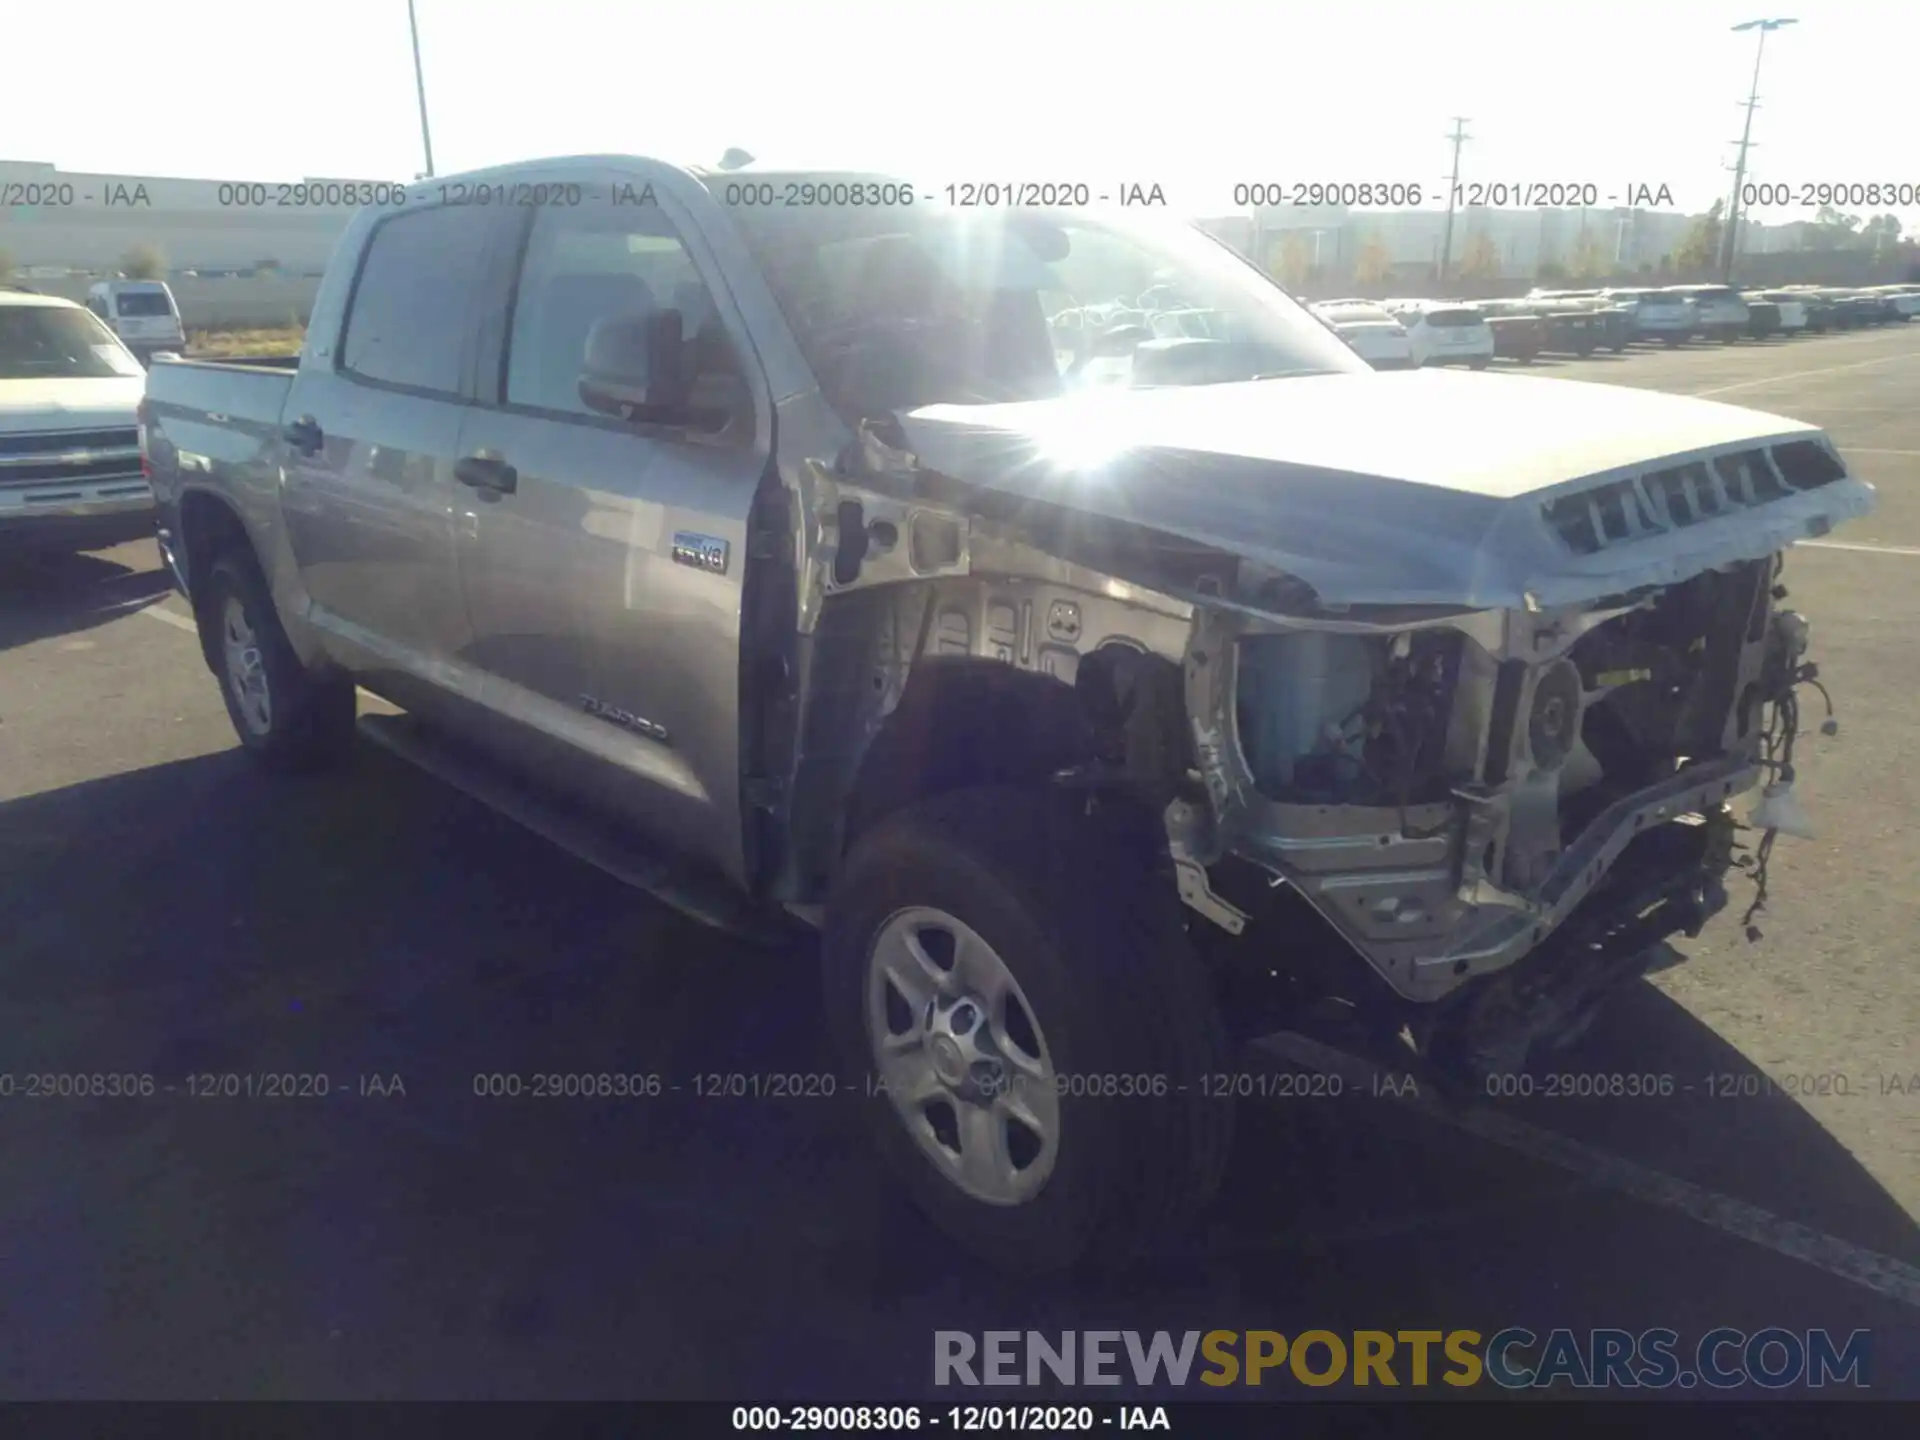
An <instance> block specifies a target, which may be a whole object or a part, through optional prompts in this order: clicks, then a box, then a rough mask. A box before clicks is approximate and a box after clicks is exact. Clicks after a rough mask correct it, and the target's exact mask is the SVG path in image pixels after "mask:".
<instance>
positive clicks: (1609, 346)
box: [1528, 287, 1634, 355]
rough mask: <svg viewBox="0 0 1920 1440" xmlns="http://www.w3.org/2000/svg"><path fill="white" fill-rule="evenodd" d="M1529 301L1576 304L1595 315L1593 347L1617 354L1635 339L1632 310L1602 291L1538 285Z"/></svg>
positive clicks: (1566, 305) (1564, 305) (1575, 305)
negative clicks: (1548, 287) (1548, 288)
mask: <svg viewBox="0 0 1920 1440" xmlns="http://www.w3.org/2000/svg"><path fill="white" fill-rule="evenodd" d="M1528 298H1529V299H1530V300H1539V301H1544V302H1546V303H1548V304H1551V305H1555V306H1560V307H1574V308H1577V309H1580V310H1584V311H1585V312H1586V313H1587V314H1589V315H1592V316H1593V317H1594V328H1595V334H1594V348H1595V349H1599V350H1608V351H1611V352H1612V353H1614V354H1616V355H1618V354H1619V353H1620V352H1621V351H1623V350H1625V349H1626V348H1627V346H1629V345H1631V344H1632V343H1633V340H1634V320H1633V309H1632V307H1630V306H1627V305H1622V304H1619V303H1617V302H1616V301H1614V300H1613V299H1611V298H1610V297H1609V296H1608V295H1607V294H1606V292H1605V291H1602V290H1541V289H1539V288H1537V287H1536V288H1535V289H1534V290H1533V291H1531V292H1530V293H1529V295H1528Z"/></svg>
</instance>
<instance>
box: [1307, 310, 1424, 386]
mask: <svg viewBox="0 0 1920 1440" xmlns="http://www.w3.org/2000/svg"><path fill="white" fill-rule="evenodd" d="M1309 308H1310V309H1312V311H1313V313H1314V314H1315V315H1318V316H1319V317H1320V318H1321V319H1322V320H1324V321H1325V322H1326V323H1327V324H1328V325H1330V326H1332V327H1333V333H1334V334H1336V335H1338V336H1339V337H1340V338H1341V339H1342V340H1344V341H1346V342H1347V344H1349V345H1351V346H1352V347H1353V353H1354V354H1356V355H1358V356H1359V357H1360V358H1361V359H1362V360H1364V361H1366V362H1367V363H1368V364H1369V365H1371V366H1373V368H1374V369H1376V370H1410V369H1412V368H1413V341H1412V340H1411V339H1410V338H1409V337H1408V335H1407V328H1406V326H1404V325H1402V324H1401V323H1400V322H1399V321H1398V320H1396V319H1394V318H1393V316H1391V315H1389V314H1388V313H1387V312H1386V311H1384V310H1382V309H1381V308H1380V307H1379V306H1378V305H1375V304H1372V303H1371V302H1369V301H1364V300H1361V301H1352V300H1346V301H1338V302H1335V301H1327V302H1324V303H1321V304H1318V305H1313V306H1311V307H1309Z"/></svg>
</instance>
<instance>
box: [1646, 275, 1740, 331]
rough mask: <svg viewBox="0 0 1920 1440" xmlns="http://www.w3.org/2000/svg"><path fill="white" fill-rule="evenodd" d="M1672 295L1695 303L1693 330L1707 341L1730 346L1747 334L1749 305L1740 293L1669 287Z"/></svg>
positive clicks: (1716, 287) (1706, 287) (1720, 288)
mask: <svg viewBox="0 0 1920 1440" xmlns="http://www.w3.org/2000/svg"><path fill="white" fill-rule="evenodd" d="M1666 289H1667V291H1668V293H1669V294H1674V295H1683V296H1685V297H1686V298H1687V299H1689V300H1691V301H1692V302H1693V307H1694V318H1693V328H1694V332H1695V333H1696V334H1698V335H1701V336H1704V337H1705V338H1706V339H1708V340H1718V341H1720V342H1721V343H1722V344H1724V345H1730V344H1732V343H1733V342H1734V341H1735V340H1738V339H1739V338H1740V337H1741V336H1743V335H1745V334H1746V333H1747V305H1746V302H1745V301H1744V300H1742V299H1741V298H1740V295H1739V292H1738V291H1736V290H1734V289H1732V288H1731V287H1729V286H1726V285H1669V286H1667V287H1666Z"/></svg>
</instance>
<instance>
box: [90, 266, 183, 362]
mask: <svg viewBox="0 0 1920 1440" xmlns="http://www.w3.org/2000/svg"><path fill="white" fill-rule="evenodd" d="M87 308H88V309H89V310H91V311H93V313H94V314H95V315H97V316H99V317H100V318H101V319H102V320H104V321H106V323H107V326H108V328H110V329H111V330H112V331H113V333H114V334H116V335H118V336H119V337H120V338H121V340H122V341H124V342H125V343H126V346H127V348H128V349H130V350H132V351H133V353H134V354H136V355H138V356H140V357H141V358H142V359H146V358H149V357H151V356H152V355H154V354H155V353H157V352H159V351H161V350H184V349H185V348H186V345H187V332H186V328H185V327H184V326H183V325H182V324H181V323H180V306H179V304H178V303H177V302H176V301H175V300H174V298H173V291H171V290H169V289H168V288H167V285H166V282H165V281H163V280H102V281H100V282H99V283H97V284H95V285H93V286H92V287H90V288H89V289H88V291H87Z"/></svg>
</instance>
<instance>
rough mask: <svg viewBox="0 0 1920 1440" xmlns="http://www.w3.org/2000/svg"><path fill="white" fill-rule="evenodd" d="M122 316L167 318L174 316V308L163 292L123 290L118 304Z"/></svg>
mask: <svg viewBox="0 0 1920 1440" xmlns="http://www.w3.org/2000/svg"><path fill="white" fill-rule="evenodd" d="M116 304H117V305H118V307H119V310H120V315H121V317H122V318H123V319H124V318H126V317H128V316H139V317H147V316H156V315H159V316H166V315H171V314H173V306H172V304H170V303H169V302H168V300H167V296H166V292H165V291H162V290H123V291H121V292H120V298H119V300H118V301H117V302H116Z"/></svg>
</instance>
